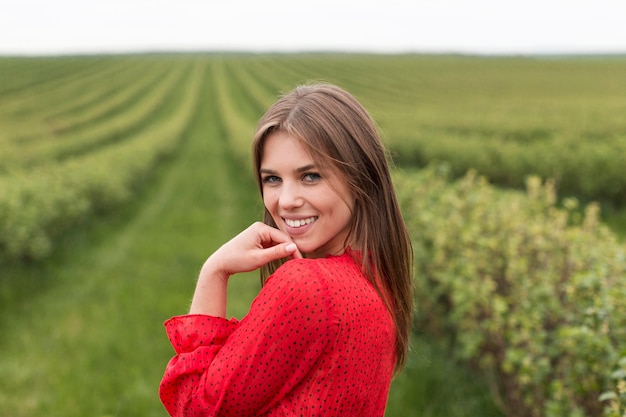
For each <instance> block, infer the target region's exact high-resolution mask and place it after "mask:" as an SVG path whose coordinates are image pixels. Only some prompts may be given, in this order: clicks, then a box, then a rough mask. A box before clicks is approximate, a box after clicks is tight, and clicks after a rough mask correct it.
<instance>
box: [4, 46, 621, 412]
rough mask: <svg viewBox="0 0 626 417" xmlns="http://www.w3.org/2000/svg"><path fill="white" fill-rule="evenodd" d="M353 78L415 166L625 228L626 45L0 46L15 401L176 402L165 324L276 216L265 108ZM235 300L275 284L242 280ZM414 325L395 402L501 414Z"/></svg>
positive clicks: (397, 407) (81, 407)
mask: <svg viewBox="0 0 626 417" xmlns="http://www.w3.org/2000/svg"><path fill="white" fill-rule="evenodd" d="M308 80H323V81H330V82H334V83H337V84H339V85H341V86H343V87H345V88H346V89H348V90H349V91H351V92H353V93H354V94H355V95H356V96H357V97H358V98H359V99H361V101H362V102H363V103H364V105H365V106H366V107H367V108H368V109H369V110H370V111H371V113H372V114H373V116H374V118H375V119H376V120H377V122H378V123H379V125H380V127H381V130H382V131H383V134H384V137H385V139H386V140H387V142H388V143H389V145H390V147H391V148H392V149H393V151H394V155H395V158H396V160H397V162H398V164H399V165H400V166H401V167H424V166H425V165H427V164H428V163H429V162H432V161H447V162H448V164H449V167H450V170H451V172H452V173H453V175H455V176H460V175H463V174H464V173H465V171H467V170H468V169H471V168H473V169H476V170H478V172H480V173H483V174H485V175H487V176H488V177H489V179H491V180H492V181H493V182H494V183H496V184H498V185H501V186H503V187H514V188H520V187H522V186H523V184H524V181H525V178H526V176H527V175H529V174H537V175H540V176H542V177H544V178H547V177H550V178H555V179H556V180H557V184H558V185H559V188H560V193H561V194H560V195H561V196H576V197H577V198H579V199H580V200H581V201H590V200H599V201H601V202H602V204H603V207H606V211H607V213H611V214H612V216H611V217H610V218H609V219H608V220H609V222H610V224H611V225H612V226H613V227H614V230H616V231H618V232H620V231H621V232H620V233H622V236H623V233H624V230H626V221H624V215H623V210H624V205H623V204H624V203H625V202H626V201H625V200H624V196H625V195H626V176H624V175H623V173H624V167H623V162H624V156H623V155H626V152H625V151H626V119H625V118H624V117H623V114H626V59H622V58H604V59H600V58H568V59H545V58H544V59H536V58H475V57H458V56H419V55H415V56H414V55H406V56H370V55H340V54H333V55H324V54H320V55H246V54H232V55H229V54H226V55H224V54H198V55H190V54H189V55H144V56H102V57H66V58H0V126H1V130H0V149H1V152H0V313H1V317H2V318H1V319H0V335H1V336H0V351H1V352H2V358H1V359H0V414H1V415H3V416H4V415H7V416H11V417H20V416H34V415H50V416H85V415H90V416H92V415H93V416H164V415H165V411H164V409H163V408H162V407H161V405H160V402H159V400H158V397H157V387H158V382H159V380H160V377H161V375H162V372H163V368H164V366H165V363H166V361H167V360H168V359H169V357H170V356H171V355H172V350H171V347H170V346H169V344H168V342H167V339H166V337H165V333H164V330H163V327H162V322H163V321H164V320H165V319H167V318H169V317H170V316H172V315H175V314H181V313H184V312H185V311H186V309H187V307H188V303H189V301H190V297H191V293H192V291H193V287H194V284H195V278H196V275H197V272H198V269H199V267H200V266H201V264H202V262H203V261H204V259H205V258H206V257H207V256H208V255H209V254H210V253H211V252H212V251H213V250H214V249H216V248H217V247H218V246H219V245H220V244H221V243H223V242H224V241H225V240H227V239H229V238H230V237H231V236H233V235H234V234H235V233H237V232H238V231H240V230H241V229H242V228H244V227H246V226H247V225H248V224H249V223H251V222H252V221H254V220H257V219H259V218H260V214H261V206H260V202H259V201H258V197H257V194H256V189H255V184H254V182H253V176H252V172H251V170H250V164H249V142H250V139H251V135H252V132H253V130H254V127H255V123H256V120H257V119H258V118H259V117H260V115H261V114H262V113H263V111H264V109H265V108H266V107H267V106H268V105H269V104H270V103H271V102H272V101H273V100H274V99H275V97H276V96H277V95H278V94H279V93H280V92H281V91H287V90H289V89H291V88H292V87H293V86H294V85H295V84H297V83H299V82H304V81H308ZM231 283H232V285H231V287H230V292H229V313H230V314H232V315H235V316H241V315H242V314H244V313H245V311H246V310H247V306H248V304H249V302H250V300H251V299H252V297H253V296H254V294H255V293H256V291H258V289H259V283H258V278H257V276H256V274H247V275H242V276H240V277H235V278H233V280H232V281H231ZM449 358H450V355H449V352H448V351H446V350H445V348H442V347H441V345H440V344H439V342H437V341H435V340H434V339H433V338H431V337H430V336H424V335H416V338H415V341H414V349H413V351H412V354H411V357H410V359H409V362H408V366H407V369H406V370H405V371H404V372H403V374H402V375H400V376H399V377H398V378H397V379H396V381H395V382H394V385H393V387H392V392H391V394H390V403H389V407H388V415H390V416H414V415H415V416H418V415H419V416H450V415H454V416H461V417H462V416H477V415H480V416H485V417H487V416H499V415H502V414H501V413H500V412H499V411H498V410H497V407H496V405H495V403H494V401H493V400H492V399H491V397H490V395H489V391H488V389H487V388H486V386H487V383H488V382H487V381H483V380H482V379H481V378H480V377H478V376H477V375H476V374H473V373H471V372H470V371H469V370H468V369H467V368H466V367H465V366H463V365H460V364H457V363H456V362H455V361H453V360H451V359H449Z"/></svg>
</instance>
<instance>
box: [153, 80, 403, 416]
mask: <svg viewBox="0 0 626 417" xmlns="http://www.w3.org/2000/svg"><path fill="white" fill-rule="evenodd" d="M253 155H254V168H255V173H256V176H257V180H258V184H259V188H260V191H261V195H262V198H263V203H264V206H265V219H264V223H260V222H259V223H254V224H253V225H252V226H250V227H249V228H248V229H246V230H244V231H243V232H242V233H240V234H239V235H238V236H236V237H234V238H233V239H232V240H231V241H229V242H228V243H226V244H225V245H223V246H222V247H221V248H220V249H218V250H217V251H216V252H215V253H213V254H212V255H211V256H210V257H209V258H208V259H207V260H206V262H205V263H204V265H203V267H202V269H201V272H200V276H199V278H198V281H197V285H196V290H195V294H194V297H193V301H192V304H191V308H190V312H189V314H188V315H185V316H178V317H174V318H171V319H170V320H168V321H167V322H166V323H165V326H166V331H167V334H168V337H169V339H170V341H171V343H172V345H173V347H174V349H175V351H176V355H175V356H174V358H172V359H171V361H170V362H169V363H168V365H167V368H166V370H165V375H164V377H163V380H162V381H161V386H160V397H161V400H162V402H163V404H164V406H165V407H166V409H167V410H168V412H169V413H170V415H172V416H343V417H347V416H348V417H349V416H355V417H356V416H358V417H364V416H382V415H383V414H384V411H385V406H386V403H387V396H388V391H389V386H390V383H391V379H392V377H393V375H394V371H398V370H399V369H401V367H402V365H403V363H404V359H405V356H406V352H407V348H408V340H409V332H410V325H411V316H412V300H413V297H412V281H411V273H412V257H413V254H412V249H411V243H410V239H409V236H408V233H407V230H406V227H405V224H404V221H403V219H402V216H401V214H400V210H399V208H398V203H397V201H396V197H395V192H394V188H393V185H392V182H391V178H390V173H389V168H388V162H387V154H386V152H385V149H384V147H383V145H382V144H381V141H380V139H379V136H378V134H377V131H376V127H375V125H374V123H373V121H372V119H371V118H370V116H369V115H368V113H367V112H366V111H365V110H364V109H363V107H362V106H361V105H360V104H359V102H358V101H357V100H356V99H355V98H354V97H353V96H351V95H350V94H349V93H347V92H346V91H344V90H342V89H340V88H338V87H336V86H333V85H328V84H319V85H306V86H300V87H298V88H296V89H295V90H294V91H292V92H291V93H289V94H287V95H285V96H283V97H282V98H280V99H279V100H278V101H277V102H276V103H275V104H274V105H273V106H272V107H271V108H270V109H269V110H268V111H267V113H266V114H265V115H264V116H263V118H262V119H261V120H260V122H259V125H258V129H257V132H256V134H255V137H254V142H253ZM258 268H261V276H262V282H263V284H264V285H263V287H262V289H261V291H260V293H259V294H258V296H257V297H256V298H255V300H254V301H253V303H252V305H251V307H250V311H249V312H248V314H247V315H246V316H245V317H244V318H243V319H242V320H241V321H238V320H236V319H231V320H227V319H226V318H225V316H226V291H227V285H228V280H229V277H230V276H231V275H233V274H235V273H238V272H244V271H251V270H255V269H258Z"/></svg>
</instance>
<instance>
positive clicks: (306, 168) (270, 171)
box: [259, 164, 316, 174]
mask: <svg viewBox="0 0 626 417" xmlns="http://www.w3.org/2000/svg"><path fill="white" fill-rule="evenodd" d="M312 169H316V167H315V165H314V164H309V165H305V166H302V167H299V168H296V169H295V170H294V172H297V173H300V172H305V171H310V170H312ZM259 172H260V173H261V174H276V171H274V170H273V169H269V168H261V169H259Z"/></svg>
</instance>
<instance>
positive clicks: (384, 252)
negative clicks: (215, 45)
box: [253, 84, 413, 371]
mask: <svg viewBox="0 0 626 417" xmlns="http://www.w3.org/2000/svg"><path fill="white" fill-rule="evenodd" d="M277 131H281V132H286V133H288V134H289V135H291V136H293V137H294V138H297V139H298V140H299V141H300V142H301V143H302V144H303V146H304V147H305V148H306V149H307V150H308V151H309V152H310V153H311V156H312V158H313V159H314V160H315V162H316V163H321V165H330V166H332V167H333V169H335V170H336V172H337V173H338V174H339V177H340V178H342V179H344V180H345V181H346V183H347V185H348V187H349V189H350V191H351V192H352V195H353V196H354V199H355V202H354V212H353V213H352V214H353V217H352V224H351V228H350V235H349V236H348V239H347V241H349V242H350V243H351V245H352V249H356V250H359V251H361V253H362V254H370V257H369V259H368V257H367V256H362V257H361V258H362V265H363V270H364V273H365V275H366V277H367V278H368V279H369V280H370V282H372V284H373V285H374V286H375V287H376V288H377V289H378V291H379V292H380V293H381V295H382V298H383V300H384V301H385V303H386V304H387V307H388V308H389V310H390V312H391V315H392V317H393V319H394V322H395V325H396V334H397V336H396V345H397V346H396V371H399V370H400V369H401V368H402V366H403V365H404V362H405V359H406V353H407V350H408V346H409V336H410V330H411V319H412V314H413V285H412V270H413V250H412V247H411V240H410V238H409V234H408V231H407V228H406V225H405V223H404V220H403V218H402V214H401V213H400V208H399V206H398V202H397V199H396V194H395V191H394V187H393V183H392V181H391V175H390V172H389V163H388V160H389V158H388V154H387V151H386V149H385V147H384V146H383V144H382V142H381V140H380V137H379V134H378V131H377V129H376V125H375V123H374V121H373V119H372V118H371V117H370V115H369V114H368V113H367V111H366V110H365V109H364V108H363V106H361V104H360V103H359V102H358V101H357V100H356V99H355V98H354V97H353V96H352V95H351V94H349V93H348V92H347V91H345V90H343V89H341V88H339V87H337V86H334V85H331V84H313V85H302V86H298V87H296V88H295V89H294V90H293V91H292V92H290V93H288V94H286V95H284V96H282V97H281V98H280V99H279V100H278V101H277V102H276V103H275V104H274V105H273V106H272V107H270V109H269V110H268V111H267V112H266V113H265V115H264V116H263V117H262V118H261V120H260V121H259V124H258V127H257V131H256V133H255V135H254V141H253V159H254V170H255V175H256V176H257V182H258V184H259V189H260V190H261V193H262V192H263V188H262V183H261V177H260V172H259V170H260V165H261V159H262V157H263V145H264V142H265V138H267V137H268V136H269V135H270V134H271V133H274V132H277ZM264 222H265V223H266V224H269V225H271V226H273V227H276V224H275V223H274V221H273V219H272V217H271V215H270V214H269V212H268V211H267V210H265V215H264ZM279 264H280V263H277V262H275V263H272V264H269V265H266V267H264V268H262V271H261V278H262V280H263V281H264V280H265V279H266V278H267V277H268V276H269V275H270V274H271V273H273V272H274V271H275V270H276V268H277V267H278V266H279ZM377 277H378V279H377ZM381 284H382V287H383V288H380V286H381Z"/></svg>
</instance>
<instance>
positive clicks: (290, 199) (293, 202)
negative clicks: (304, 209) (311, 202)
mask: <svg viewBox="0 0 626 417" xmlns="http://www.w3.org/2000/svg"><path fill="white" fill-rule="evenodd" d="M301 191H302V190H301V188H300V187H298V185H297V184H294V183H290V182H284V183H283V185H282V187H280V195H279V196H278V204H279V205H280V208H281V209H283V210H285V211H288V210H293V209H294V208H298V207H301V206H302V205H303V204H304V199H303V198H302V192H301Z"/></svg>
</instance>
